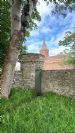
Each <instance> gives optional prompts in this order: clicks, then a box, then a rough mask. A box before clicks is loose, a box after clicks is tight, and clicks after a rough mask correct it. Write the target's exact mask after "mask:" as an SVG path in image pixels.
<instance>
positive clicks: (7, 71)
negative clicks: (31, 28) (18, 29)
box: [1, 33, 22, 98]
mask: <svg viewBox="0 0 75 133" xmlns="http://www.w3.org/2000/svg"><path fill="white" fill-rule="evenodd" d="M18 34H19V33H17V34H15V35H14V37H13V38H12V39H11V42H10V46H9V51H8V55H7V58H6V60H5V66H4V70H3V74H2V80H1V81H2V82H1V94H2V96H4V97H7V98H8V96H9V94H10V89H11V86H12V82H13V77H14V71H15V65H16V62H17V60H18V56H19V54H20V46H17V44H15V42H14V43H13V40H14V38H15V36H17V37H18ZM21 37H22V35H21V34H20V38H21ZM14 41H15V40H14ZM19 41H20V40H19Z"/></svg>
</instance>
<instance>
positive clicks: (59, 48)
mask: <svg viewBox="0 0 75 133" xmlns="http://www.w3.org/2000/svg"><path fill="white" fill-rule="evenodd" d="M65 49H66V48H65V47H64V46H60V47H58V48H53V49H49V55H50V56H53V55H57V54H59V53H61V52H63V51H64V50H65Z"/></svg>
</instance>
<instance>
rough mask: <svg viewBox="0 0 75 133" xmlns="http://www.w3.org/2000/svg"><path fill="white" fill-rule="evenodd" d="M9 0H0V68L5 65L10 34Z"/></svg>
mask: <svg viewBox="0 0 75 133" xmlns="http://www.w3.org/2000/svg"><path fill="white" fill-rule="evenodd" d="M9 8H10V5H9V2H8V1H5V0H1V1H0V68H2V67H3V64H4V60H5V56H6V53H7V50H8V42H9V36H10V13H9Z"/></svg>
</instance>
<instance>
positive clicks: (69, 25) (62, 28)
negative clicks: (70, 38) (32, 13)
mask: <svg viewBox="0 0 75 133" xmlns="http://www.w3.org/2000/svg"><path fill="white" fill-rule="evenodd" d="M39 1H40V4H37V10H38V11H39V13H40V16H41V21H40V22H36V23H37V25H38V28H37V29H35V30H33V31H31V32H30V37H29V38H27V41H26V44H25V45H26V46H27V52H29V53H39V50H40V48H41V46H42V42H43V40H45V42H46V46H47V48H48V49H49V55H51V56H52V55H56V54H59V53H60V52H62V51H63V50H65V47H64V46H59V45H58V42H59V41H60V40H62V39H63V37H64V36H65V32H67V31H73V30H74V28H73V27H75V15H74V14H75V12H72V13H70V12H69V13H68V15H67V17H66V18H64V17H63V16H62V15H56V14H52V10H53V9H54V5H53V4H52V3H50V4H49V5H47V4H46V3H45V2H44V0H39Z"/></svg>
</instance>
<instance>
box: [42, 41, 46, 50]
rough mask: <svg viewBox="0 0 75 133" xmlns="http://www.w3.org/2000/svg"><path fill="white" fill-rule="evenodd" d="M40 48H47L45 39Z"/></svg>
mask: <svg viewBox="0 0 75 133" xmlns="http://www.w3.org/2000/svg"><path fill="white" fill-rule="evenodd" d="M42 49H47V48H46V43H45V40H43V44H42Z"/></svg>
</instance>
